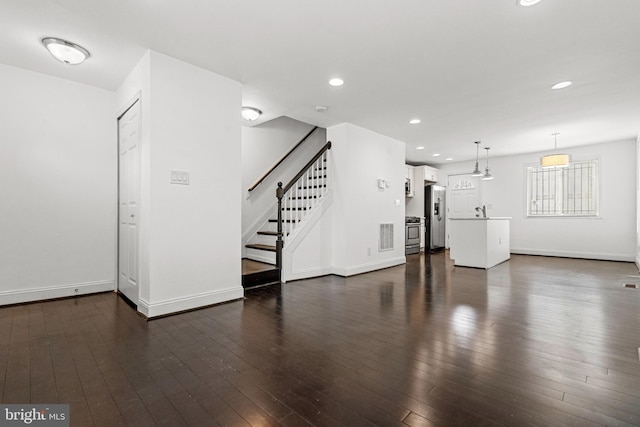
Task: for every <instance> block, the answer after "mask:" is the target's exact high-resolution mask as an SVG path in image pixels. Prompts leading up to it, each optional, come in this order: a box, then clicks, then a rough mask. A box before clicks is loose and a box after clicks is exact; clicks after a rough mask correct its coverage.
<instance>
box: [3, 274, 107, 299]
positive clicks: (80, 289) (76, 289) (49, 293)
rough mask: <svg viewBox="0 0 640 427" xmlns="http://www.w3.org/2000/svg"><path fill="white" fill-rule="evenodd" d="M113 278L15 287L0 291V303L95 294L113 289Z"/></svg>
mask: <svg viewBox="0 0 640 427" xmlns="http://www.w3.org/2000/svg"><path fill="white" fill-rule="evenodd" d="M115 288H116V287H115V282H114V281H113V280H104V281H97V282H85V283H73V284H67V285H58V286H42V287H38V288H29V289H16V290H11V291H2V292H0V305H8V304H19V303H23V302H32V301H42V300H48V299H53V298H65V297H73V296H78V295H87V294H95V293H97V292H108V291H113V290H115Z"/></svg>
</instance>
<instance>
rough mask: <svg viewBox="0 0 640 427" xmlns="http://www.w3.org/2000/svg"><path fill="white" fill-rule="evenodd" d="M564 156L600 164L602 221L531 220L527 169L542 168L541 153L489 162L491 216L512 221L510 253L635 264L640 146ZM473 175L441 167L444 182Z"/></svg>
mask: <svg viewBox="0 0 640 427" xmlns="http://www.w3.org/2000/svg"><path fill="white" fill-rule="evenodd" d="M562 151H563V152H565V153H567V154H570V155H571V157H572V160H574V161H575V160H589V159H598V160H599V169H600V170H599V173H600V216H599V217H598V218H571V217H568V218H527V217H526V202H525V195H526V175H525V169H526V167H527V166H528V165H538V164H539V162H540V156H541V155H542V153H532V154H527V155H519V156H508V157H497V158H492V159H491V160H490V165H491V173H492V174H493V175H494V176H495V179H494V180H493V181H481V182H482V186H483V187H482V194H483V197H484V203H485V204H486V205H487V207H488V208H489V209H488V215H489V216H507V217H512V220H511V252H512V253H523V254H532V255H549V256H563V257H573V258H587V259H605V260H616V261H634V260H635V258H636V251H637V250H636V248H637V245H636V223H637V218H638V217H637V213H636V206H637V204H636V189H635V188H634V186H633V185H629V183H630V182H636V180H637V176H636V162H637V160H636V159H637V153H636V141H634V140H628V141H618V142H609V143H602V144H594V145H587V146H582V147H573V148H570V149H567V150H562ZM471 170H473V162H466V163H457V164H447V165H443V166H442V167H441V168H440V182H442V183H443V184H444V185H446V178H447V176H448V175H451V174H458V173H465V172H469V173H470V171H471Z"/></svg>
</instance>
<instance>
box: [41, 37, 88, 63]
mask: <svg viewBox="0 0 640 427" xmlns="http://www.w3.org/2000/svg"><path fill="white" fill-rule="evenodd" d="M42 44H43V45H44V47H46V48H47V50H48V51H49V53H51V55H53V57H54V58H56V59H57V60H58V61H60V62H64V63H65V64H69V65H78V64H81V63H82V62H84V60H85V59H87V58H88V57H89V56H90V55H89V51H88V50H87V49H85V48H83V47H82V46H79V45H77V44H75V43H71V42H70V41H67V40H63V39H58V38H55V37H45V38H44V39H42Z"/></svg>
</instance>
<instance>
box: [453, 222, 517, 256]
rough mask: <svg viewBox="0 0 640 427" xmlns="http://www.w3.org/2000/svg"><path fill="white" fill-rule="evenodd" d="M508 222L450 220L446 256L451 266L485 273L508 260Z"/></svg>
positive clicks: (509, 254)
mask: <svg viewBox="0 0 640 427" xmlns="http://www.w3.org/2000/svg"><path fill="white" fill-rule="evenodd" d="M510 219H511V218H507V217H494V218H491V217H489V218H450V223H449V224H450V226H451V230H450V231H449V247H450V251H449V255H450V256H451V259H453V261H454V264H455V265H460V266H464V267H478V268H485V269H488V268H491V267H493V266H495V265H498V264H500V263H501V262H504V261H506V260H508V259H509V258H510V257H511V253H510V251H509V220H510Z"/></svg>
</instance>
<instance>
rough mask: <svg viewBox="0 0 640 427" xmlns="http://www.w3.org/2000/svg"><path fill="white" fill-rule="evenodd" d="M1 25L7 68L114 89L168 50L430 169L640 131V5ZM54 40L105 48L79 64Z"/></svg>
mask: <svg viewBox="0 0 640 427" xmlns="http://www.w3.org/2000/svg"><path fill="white" fill-rule="evenodd" d="M0 34H1V35H2V36H3V40H4V41H3V42H2V43H0V62H2V63H5V64H9V65H14V66H17V67H22V68H26V69H30V70H35V71H38V72H42V73H46V74H51V75H54V76H58V77H61V78H64V79H69V80H74V81H78V82H82V83H85V84H89V85H92V86H97V87H100V88H104V89H107V90H111V91H113V90H115V89H116V88H117V87H118V85H119V84H120V82H121V81H122V80H123V79H124V78H125V77H126V75H127V74H128V73H129V72H130V71H131V69H132V68H133V66H134V65H135V64H136V63H137V62H138V61H139V59H140V58H141V57H142V55H143V54H144V52H145V51H146V49H153V50H156V51H158V52H162V53H164V54H167V55H170V56H173V57H176V58H178V59H182V60H184V61H187V62H190V63H193V64H195V65H198V66H201V67H204V68H207V69H209V70H211V71H214V72H216V73H218V74H221V75H224V76H227V77H229V78H231V79H234V80H237V81H239V82H242V83H243V84H244V85H245V86H244V94H243V98H244V99H243V102H244V104H246V105H252V106H255V107H258V108H260V109H261V110H263V111H264V113H265V114H264V116H263V118H262V119H261V121H265V120H269V119H272V118H275V117H278V116H281V115H287V116H289V117H292V118H295V119H298V120H301V121H305V122H308V123H313V124H317V125H320V126H325V127H327V126H331V125H335V124H338V123H342V122H350V123H353V124H355V125H359V126H362V127H365V128H368V129H371V130H373V131H376V132H379V133H381V134H384V135H388V136H390V137H393V138H396V139H399V140H401V141H404V142H406V143H407V145H406V147H407V154H406V157H407V160H408V161H410V162H414V163H429V164H438V163H443V162H445V160H444V159H445V157H449V156H450V157H453V158H454V161H463V160H469V159H472V158H474V157H475V146H474V144H473V141H476V140H482V141H483V146H491V155H492V156H500V155H508V154H516V153H526V152H534V151H541V150H551V149H552V148H553V137H552V136H551V134H552V133H553V132H559V133H560V135H559V136H558V145H559V148H563V147H569V146H575V145H585V144H591V143H598V142H607V141H616V140H621V139H627V138H635V137H637V135H638V133H639V131H640V0H542V2H541V3H539V4H538V5H536V6H533V7H528V8H524V7H521V6H517V5H516V0H394V1H390V0H387V1H383V0H348V1H345V0H322V1H314V0H277V1H265V0H261V1H259V0H180V1H176V0H108V1H106V0H2V2H1V3H0ZM45 36H52V37H60V38H64V39H67V40H70V41H73V42H75V43H78V44H80V45H82V46H84V47H85V48H87V49H88V50H89V51H90V52H91V55H92V56H91V58H90V59H89V60H88V61H86V62H85V63H84V64H82V65H79V66H65V65H63V64H62V63H59V62H57V61H55V60H54V59H53V58H52V57H51V56H50V55H49V54H48V53H47V51H46V50H45V49H44V47H42V45H41V44H40V39H42V38H43V37H45ZM334 76H340V77H341V78H343V79H344V80H345V84H344V86H342V87H340V88H333V87H330V86H329V85H328V84H327V81H328V80H329V79H330V78H331V77H334ZM564 80H572V81H573V82H574V84H573V86H571V87H570V88H568V89H565V90H561V91H552V90H551V89H550V86H551V85H552V84H554V83H557V82H560V81H564ZM316 105H325V106H327V107H328V110H327V111H326V112H324V113H318V112H316V111H315V109H314V107H315V106H316ZM414 117H417V118H420V119H421V120H422V123H421V124H419V125H409V124H408V121H409V119H411V118H414ZM417 146H424V147H425V149H424V150H416V149H415V147H417ZM436 152H437V153H441V154H442V156H441V157H438V158H434V157H432V154H433V153H436Z"/></svg>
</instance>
